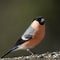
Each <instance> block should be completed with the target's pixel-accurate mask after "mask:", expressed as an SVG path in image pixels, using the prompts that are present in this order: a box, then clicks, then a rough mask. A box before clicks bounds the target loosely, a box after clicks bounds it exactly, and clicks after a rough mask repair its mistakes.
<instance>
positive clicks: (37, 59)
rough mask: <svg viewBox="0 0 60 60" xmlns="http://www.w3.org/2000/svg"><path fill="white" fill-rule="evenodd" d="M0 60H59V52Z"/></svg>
mask: <svg viewBox="0 0 60 60" xmlns="http://www.w3.org/2000/svg"><path fill="white" fill-rule="evenodd" d="M0 60H60V52H52V53H49V52H47V53H44V54H40V55H38V54H36V55H30V56H22V57H13V58H2V59H1V58H0Z"/></svg>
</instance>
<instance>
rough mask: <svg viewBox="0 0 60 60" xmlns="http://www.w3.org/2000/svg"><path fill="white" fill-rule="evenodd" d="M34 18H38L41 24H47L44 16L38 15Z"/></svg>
mask: <svg viewBox="0 0 60 60" xmlns="http://www.w3.org/2000/svg"><path fill="white" fill-rule="evenodd" d="M33 20H36V21H38V22H39V23H40V25H44V24H45V19H44V18H43V17H42V16H39V17H36V18H34V19H33Z"/></svg>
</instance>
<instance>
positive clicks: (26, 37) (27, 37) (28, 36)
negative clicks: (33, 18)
mask: <svg viewBox="0 0 60 60" xmlns="http://www.w3.org/2000/svg"><path fill="white" fill-rule="evenodd" d="M33 33H34V28H33V27H32V26H30V27H29V28H28V29H27V30H26V31H25V33H24V34H23V35H22V36H21V37H20V38H19V39H18V40H17V42H16V45H20V44H22V43H24V42H26V41H28V40H30V39H32V38H33Z"/></svg>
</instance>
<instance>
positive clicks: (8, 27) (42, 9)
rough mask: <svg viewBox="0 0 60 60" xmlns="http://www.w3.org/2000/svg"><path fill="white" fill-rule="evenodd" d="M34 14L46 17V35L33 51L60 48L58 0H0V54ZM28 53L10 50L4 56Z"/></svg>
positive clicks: (28, 23)
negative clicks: (10, 51)
mask: <svg viewBox="0 0 60 60" xmlns="http://www.w3.org/2000/svg"><path fill="white" fill-rule="evenodd" d="M36 16H43V17H44V18H45V19H46V35H45V38H44V40H43V41H42V42H41V43H40V44H39V45H38V46H36V47H35V48H33V49H32V51H33V52H35V53H38V54H41V53H45V52H47V51H49V52H53V51H59V50H60V0H0V56H1V55H2V54H4V53H5V52H6V51H7V50H8V49H10V48H11V47H12V46H13V45H14V44H15V42H16V41H17V39H18V37H20V36H21V35H22V34H23V32H24V31H25V29H26V28H27V27H28V26H29V25H30V23H31V21H32V19H33V18H34V17H36ZM22 55H29V53H28V52H26V51H17V52H12V53H10V54H9V55H8V56H6V57H14V56H22Z"/></svg>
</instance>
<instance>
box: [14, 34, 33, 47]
mask: <svg viewBox="0 0 60 60" xmlns="http://www.w3.org/2000/svg"><path fill="white" fill-rule="evenodd" d="M25 39H28V40H30V39H32V35H26V36H25ZM28 40H23V39H22V38H19V39H18V40H17V42H16V44H15V46H17V45H21V44H22V43H24V42H26V41H28Z"/></svg>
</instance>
